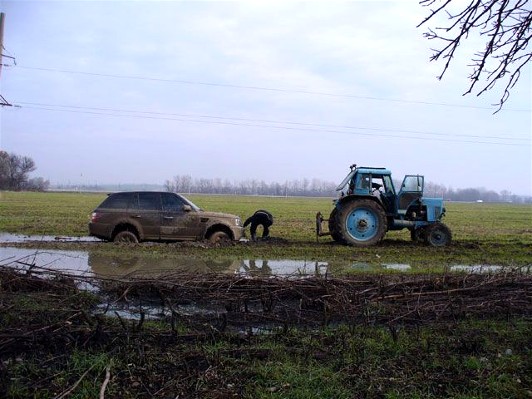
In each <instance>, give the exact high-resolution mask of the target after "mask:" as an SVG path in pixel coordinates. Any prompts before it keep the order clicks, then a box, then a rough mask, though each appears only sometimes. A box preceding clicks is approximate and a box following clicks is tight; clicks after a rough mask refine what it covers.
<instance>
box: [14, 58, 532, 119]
mask: <svg viewBox="0 0 532 399" xmlns="http://www.w3.org/2000/svg"><path fill="white" fill-rule="evenodd" d="M17 67H18V68H21V69H27V70H34V71H45V72H60V73H69V74H77V75H86V76H99V77H106V78H113V79H134V80H146V81H152V82H163V83H176V84H187V85H201V86H211V87H224V88H230V89H245V90H260V91H269V92H277V93H297V94H309V95H318V96H327V97H337V98H351V99H358V100H371V101H385V102H393V103H403V104H419V105H435V106H442V107H454V108H472V109H485V110H490V111H493V109H494V108H492V107H480V106H475V105H464V104H449V103H437V102H430V101H417V100H405V99H391V98H382V97H373V96H358V95H354V94H339V93H328V92H319V91H312V90H298V89H283V88H277V87H265V86H249V85H235V84H226V83H213V82H201V81H192V80H182V79H164V78H154V77H145V76H134V75H119V74H105V73H96V72H85V71H73V70H68V69H57V68H44V67H29V66H23V65H17ZM505 110H506V111H513V112H530V111H531V110H529V109H528V110H526V109H508V108H506V109H505Z"/></svg>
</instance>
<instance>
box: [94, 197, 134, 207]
mask: <svg viewBox="0 0 532 399" xmlns="http://www.w3.org/2000/svg"><path fill="white" fill-rule="evenodd" d="M133 197H134V195H133V193H117V194H112V195H110V196H109V197H107V199H106V200H105V201H104V202H103V203H102V204H101V205H100V208H108V209H127V208H131V207H132V205H133Z"/></svg>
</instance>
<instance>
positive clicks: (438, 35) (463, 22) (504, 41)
mask: <svg viewBox="0 0 532 399" xmlns="http://www.w3.org/2000/svg"><path fill="white" fill-rule="evenodd" d="M419 3H420V4H421V5H422V6H424V7H428V8H429V9H430V13H429V15H428V16H427V17H426V18H425V19H424V20H423V21H422V22H421V23H420V24H419V25H418V27H420V26H422V25H425V26H426V25H428V24H429V22H432V21H434V20H435V18H436V16H437V15H440V14H443V13H445V16H446V18H447V22H448V23H447V26H444V27H433V28H431V27H427V31H426V32H425V33H424V37H426V38H427V39H428V40H435V41H437V42H438V43H439V44H440V46H439V47H437V48H436V49H432V51H433V52H434V53H433V54H432V55H431V57H430V60H431V61H438V60H440V59H442V60H445V64H444V66H443V70H442V72H441V74H440V75H439V76H438V79H442V78H443V76H444V75H445V73H446V72H447V70H448V69H449V67H450V65H451V62H452V60H453V58H454V56H455V53H456V52H457V50H458V48H459V46H460V44H461V43H462V42H463V41H464V40H466V39H468V37H469V35H472V34H478V35H480V36H481V37H485V38H486V45H485V47H484V48H483V49H481V50H479V51H477V52H476V53H475V54H473V56H472V58H471V60H472V64H471V65H469V66H471V67H472V68H473V71H472V72H471V74H470V75H469V80H470V82H471V83H470V85H469V88H468V89H467V90H466V92H465V93H464V94H463V95H467V94H470V93H472V92H473V91H474V90H477V85H480V86H482V87H481V88H479V89H478V93H477V96H480V95H482V94H483V93H485V92H486V91H488V90H491V89H493V88H494V87H495V85H496V84H497V83H499V82H500V81H502V82H506V83H503V84H505V86H504V89H503V91H502V95H501V97H500V100H499V104H497V105H498V109H497V111H496V112H498V111H500V110H501V109H502V107H503V105H504V103H505V102H506V101H507V100H508V98H509V96H510V91H511V89H512V88H513V87H514V86H515V85H516V83H517V81H518V80H519V78H520V77H521V70H522V69H523V68H524V67H525V65H526V64H528V63H529V62H530V60H531V59H532V51H531V50H530V49H529V48H528V45H529V43H530V40H531V38H532V5H531V4H530V0H471V1H470V2H469V3H468V4H467V5H465V6H464V4H466V3H462V2H459V1H454V2H453V0H421V1H420V2H419ZM455 4H456V5H458V6H459V7H461V8H460V9H459V11H458V12H453V11H452V10H451V7H452V6H454V5H455ZM434 5H437V6H438V7H436V8H434V9H432V8H430V7H432V6H434ZM481 81H484V83H479V82H481Z"/></svg>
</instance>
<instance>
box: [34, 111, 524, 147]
mask: <svg viewBox="0 0 532 399" xmlns="http://www.w3.org/2000/svg"><path fill="white" fill-rule="evenodd" d="M25 108H28V109H37V110H43V111H55V112H58V111H59V112H69V113H80V114H90V115H104V116H111V117H126V118H140V119H155V120H167V121H176V122H192V123H203V124H218V125H229V126H248V127H260V128H269V129H271V128H273V129H282V130H291V131H306V132H317V133H338V134H349V135H356V136H366V137H372V138H376V137H378V138H382V137H385V138H400V139H413V140H425V141H441V142H452V143H473V144H491V145H503V146H522V144H512V143H503V142H492V141H478V140H452V139H442V138H431V137H417V136H404V135H393V134H375V133H361V132H349V131H341V130H331V129H309V128H298V127H289V126H276V125H260V124H255V123H238V122H227V121H205V120H194V119H178V118H170V117H162V116H144V115H122V114H116V113H114V114H113V113H106V112H97V111H81V110H75V109H58V108H47V107H42V106H29V107H25Z"/></svg>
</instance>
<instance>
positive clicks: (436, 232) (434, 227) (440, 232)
mask: <svg viewBox="0 0 532 399" xmlns="http://www.w3.org/2000/svg"><path fill="white" fill-rule="evenodd" d="M451 240H452V234H451V230H450V229H449V228H448V227H447V226H446V225H444V224H443V223H440V222H436V223H433V224H430V225H428V226H427V227H425V242H426V243H427V244H430V245H432V246H433V247H444V246H446V245H449V244H450V243H451Z"/></svg>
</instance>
